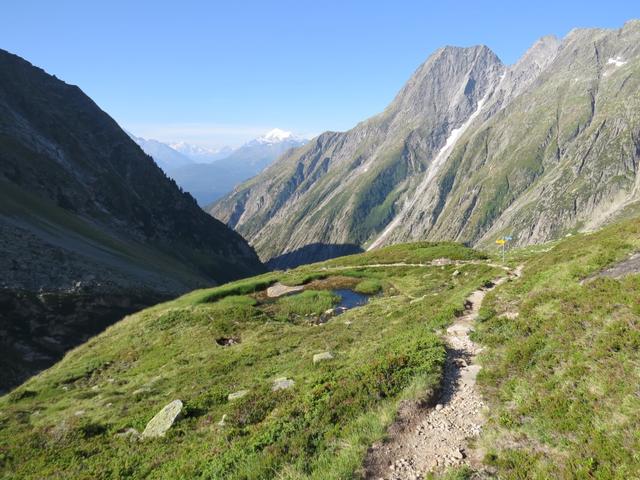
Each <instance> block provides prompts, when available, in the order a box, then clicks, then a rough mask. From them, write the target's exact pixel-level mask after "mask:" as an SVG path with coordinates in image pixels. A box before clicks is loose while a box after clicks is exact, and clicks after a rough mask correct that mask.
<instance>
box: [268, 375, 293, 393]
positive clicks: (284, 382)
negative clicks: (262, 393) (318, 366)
mask: <svg viewBox="0 0 640 480" xmlns="http://www.w3.org/2000/svg"><path fill="white" fill-rule="evenodd" d="M295 384H296V382H294V381H293V380H291V379H290V378H286V377H282V378H276V379H275V380H274V381H273V386H272V387H271V390H272V391H274V392H276V391H278V390H285V389H287V388H291V387H293V386H294V385H295Z"/></svg>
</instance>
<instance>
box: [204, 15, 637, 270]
mask: <svg viewBox="0 0 640 480" xmlns="http://www.w3.org/2000/svg"><path fill="white" fill-rule="evenodd" d="M639 91H640V21H638V20H632V21H629V22H627V23H626V24H625V25H624V27H623V28H621V29H619V30H607V29H576V30H573V31H571V32H570V33H569V34H568V35H567V36H566V37H565V38H563V39H557V38H555V37H544V38H542V39H540V40H539V41H538V42H536V43H535V44H534V45H533V46H532V47H531V48H530V50H529V51H527V52H526V53H525V55H524V56H523V57H522V58H521V59H520V60H519V61H518V62H517V63H515V64H514V65H511V66H506V65H504V64H503V63H502V62H501V61H500V59H499V58H498V57H497V56H496V55H495V54H494V53H493V52H492V51H491V50H490V49H489V48H487V47H485V46H476V47H470V48H458V47H445V48H441V49H439V50H437V51H436V52H435V53H434V54H433V55H431V56H430V57H429V58H428V59H427V61H426V62H425V63H424V64H423V65H421V66H420V67H419V68H418V70H417V71H416V72H415V73H414V74H413V76H412V77H411V78H410V79H409V81H408V82H407V83H406V85H405V86H404V87H403V88H402V89H401V91H400V92H399V93H398V95H397V96H396V98H395V99H394V100H393V102H392V103H391V104H390V105H389V106H388V107H387V108H386V109H385V110H384V112H382V113H380V114H379V115H376V116H375V117H372V118H370V119H368V120H366V121H364V122H361V123H360V124H358V125H357V126H355V127H354V128H353V129H351V130H349V131H347V132H343V133H337V132H326V133H323V134H322V135H320V136H318V137H317V138H315V139H313V140H311V141H310V142H309V143H308V144H306V145H305V146H304V147H302V148H298V149H296V150H291V151H289V152H287V153H286V154H284V155H283V156H282V157H281V158H280V159H279V160H278V161H276V162H274V163H273V164H272V165H271V166H270V167H269V168H267V169H266V170H265V171H264V172H262V173H261V174H260V175H258V176H257V177H255V178H253V179H251V180H249V181H247V182H245V183H243V184H242V185H240V186H239V187H237V188H236V189H235V190H234V191H233V193H231V194H229V195H227V196H226V197H224V198H222V199H220V200H219V201H218V202H217V203H216V204H215V205H214V206H213V207H212V208H211V209H210V212H211V213H212V214H213V215H214V216H215V217H216V218H219V219H220V220H222V221H224V222H225V223H227V224H228V225H229V226H231V227H233V228H235V229H237V230H238V231H239V232H240V233H242V234H243V235H244V236H245V238H247V239H248V240H249V241H250V243H251V244H252V245H253V246H254V247H255V248H256V250H257V251H258V253H259V254H260V256H261V258H262V259H263V260H271V262H272V265H275V266H278V265H280V266H283V265H285V264H286V261H285V260H284V259H290V258H296V262H303V261H307V262H308V261H312V260H314V259H316V258H323V257H324V256H326V252H327V251H329V252H332V251H335V252H344V251H345V249H346V250H347V251H348V250H349V249H357V248H375V247H378V246H382V245H388V244H392V243H397V242H406V241H411V240H425V239H426V240H440V239H447V240H457V241H461V242H466V243H469V244H473V245H480V246H482V245H485V246H486V245H490V244H493V243H494V241H495V240H496V239H498V238H500V237H501V236H503V235H508V236H511V237H513V242H512V243H513V244H516V245H526V244H530V243H535V242H542V241H546V240H550V239H554V238H558V237H560V236H563V235H566V234H569V233H571V232H572V231H575V230H591V229H594V228H597V227H599V226H600V225H602V224H604V223H606V222H609V221H611V220H613V219H615V218H619V217H623V216H626V215H627V214H628V213H629V212H631V211H633V210H637V209H639V208H640V175H639V174H638V169H639V165H640V95H638V92H639ZM295 252H308V253H307V254H303V255H297V256H296V255H295ZM279 258H280V259H283V261H284V262H285V263H278V259H279Z"/></svg>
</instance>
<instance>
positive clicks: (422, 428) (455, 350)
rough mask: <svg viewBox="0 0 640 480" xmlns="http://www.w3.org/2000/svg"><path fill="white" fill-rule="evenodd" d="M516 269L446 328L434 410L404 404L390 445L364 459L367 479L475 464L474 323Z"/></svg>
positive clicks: (419, 475)
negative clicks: (470, 441) (484, 304)
mask: <svg viewBox="0 0 640 480" xmlns="http://www.w3.org/2000/svg"><path fill="white" fill-rule="evenodd" d="M520 271H521V267H518V268H517V269H516V270H514V271H513V272H510V273H509V274H508V275H507V276H504V277H501V278H500V279H499V280H497V281H496V282H495V283H494V284H493V286H491V287H489V288H482V289H479V290H476V291H475V292H473V293H472V294H471V295H470V296H469V297H468V298H467V301H466V303H465V305H466V307H467V309H466V311H465V313H464V315H462V316H461V317H459V318H457V319H456V320H455V322H454V323H453V325H451V326H450V327H449V328H448V329H447V335H446V337H445V338H446V341H447V345H448V348H447V360H446V363H445V369H444V378H443V382H442V388H441V391H440V395H439V397H438V399H437V403H436V405H435V407H433V408H429V407H426V408H425V407H424V406H423V405H420V404H417V403H415V402H414V403H406V404H405V405H403V406H402V407H401V408H400V411H399V412H398V418H397V420H396V421H395V422H394V423H393V424H392V425H391V427H390V428H389V430H388V432H387V440H386V441H385V442H380V443H377V444H375V445H373V446H372V447H371V449H370V450H369V452H368V455H367V458H366V460H365V478H367V479H385V480H404V479H423V478H424V476H425V474H426V473H428V472H435V471H441V470H444V469H445V468H447V467H452V466H460V465H463V464H473V463H475V462H476V461H478V460H479V459H474V458H473V455H472V452H470V451H469V450H468V449H467V444H468V439H470V438H473V437H476V436H478V435H479V434H480V432H481V430H482V424H483V416H482V408H483V407H484V403H483V401H482V398H481V397H480V394H479V392H478V390H477V389H476V377H477V375H478V372H479V371H480V365H478V364H477V363H475V358H476V355H477V354H478V353H479V352H480V350H481V349H480V347H479V346H478V345H476V344H475V343H474V342H473V341H471V339H470V338H469V332H470V331H471V330H472V327H473V323H474V321H475V320H476V318H477V317H478V311H479V310H480V306H481V305H482V301H483V299H484V297H485V295H486V294H487V292H488V291H490V290H492V289H493V288H495V287H496V286H497V285H500V284H501V283H503V282H505V281H506V280H507V279H508V278H510V277H512V278H514V277H518V276H520Z"/></svg>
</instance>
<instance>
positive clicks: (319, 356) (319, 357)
mask: <svg viewBox="0 0 640 480" xmlns="http://www.w3.org/2000/svg"><path fill="white" fill-rule="evenodd" d="M332 359H333V354H332V353H331V352H322V353H316V354H315V355H314V356H313V363H319V362H323V361H325V360H332Z"/></svg>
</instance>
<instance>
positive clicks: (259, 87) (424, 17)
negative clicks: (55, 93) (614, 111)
mask: <svg viewBox="0 0 640 480" xmlns="http://www.w3.org/2000/svg"><path fill="white" fill-rule="evenodd" d="M0 18H2V22H1V23H2V27H1V28H0V48H2V49H5V50H9V51H10V52H12V53H15V54H17V55H20V56H21V57H23V58H25V59H27V60H28V61H30V62H31V63H33V64H34V65H37V66H39V67H41V68H44V69H45V70H46V71H47V72H49V73H51V74H55V75H56V76H57V77H58V78H61V79H63V80H64V81H66V82H67V83H72V84H76V85H78V86H80V88H82V90H83V91H84V92H85V93H86V94H87V95H89V96H90V97H91V98H92V99H93V100H94V101H95V102H96V103H97V104H98V105H99V106H100V107H101V108H102V109H103V110H105V111H106V112H107V113H109V114H110V115H111V116H112V117H113V118H115V119H116V121H117V122H118V123H119V124H120V125H121V126H122V127H123V128H125V129H127V130H128V131H130V132H132V133H134V134H136V135H139V136H143V137H145V138H154V139H158V140H161V141H165V142H174V141H186V142H190V143H195V144H199V145H203V146H209V147H218V146H222V145H231V146H236V145H238V144H240V143H243V142H245V141H247V140H249V139H252V138H255V137H256V136H259V135H261V134H263V133H265V132H266V131H267V130H270V129H271V128H274V127H279V128H282V129H285V130H291V131H293V132H295V133H297V134H299V135H303V136H312V135H315V134H319V133H321V132H323V131H326V130H338V131H342V130H347V129H349V128H351V127H353V126H354V125H355V124H357V123H358V122H359V121H362V120H364V119H366V118H368V117H370V116H372V115H374V114H376V113H378V112H380V111H382V110H383V109H384V108H385V106H386V105H387V104H388V103H389V102H390V101H391V100H392V99H393V97H394V96H395V94H396V93H397V91H398V90H399V89H400V88H401V87H402V85H403V84H404V83H405V82H406V81H407V79H408V78H409V77H410V75H411V74H412V73H413V71H414V70H415V69H416V68H417V67H418V66H419V65H420V64H421V63H422V62H424V61H425V60H426V59H427V57H428V56H429V55H430V54H431V53H432V52H433V51H434V50H436V49H437V48H439V47H441V46H444V45H458V46H470V45H477V44H484V45H487V46H489V47H490V48H491V49H492V50H493V51H494V52H496V54H497V55H498V56H499V57H500V58H501V59H502V61H503V62H504V63H506V64H511V63H513V62H515V61H516V60H517V59H518V57H520V55H522V54H523V53H524V52H525V51H526V50H527V48H528V47H529V46H530V45H531V44H532V43H533V42H534V41H535V40H536V39H538V38H539V37H541V36H543V35H547V34H555V35H557V36H564V35H566V34H567V33H568V32H569V31H570V30H571V29H572V28H574V27H603V28H619V27H621V26H622V25H623V23H624V22H625V21H626V20H629V19H631V18H640V2H638V0H626V1H619V0H607V1H602V0H600V1H592V0H582V1H572V0H570V1H559V0H555V1H547V0H536V1H528V2H519V1H514V0H511V1H503V0H496V1H483V0H476V1H467V0H457V1H455V2H451V1H446V0H445V1H442V0H441V1H429V0H423V1H404V0H395V1H375V0H369V1H355V0H354V1H349V0H341V1H334V0H328V1H322V0H314V1H307V0H297V1H288V0H280V1H268V0H264V1H242V0H233V1H225V2H222V1H211V0H210V1H195V0H194V1H189V0H181V1H173V2H170V1H162V0H155V1H146V0H137V1H120V0H108V1H107V0H104V1H100V2H99V1H90V0H82V1H80V0H74V1H65V0H56V1H49V0H41V1H35V0H19V1H18V0H2V1H1V2H0Z"/></svg>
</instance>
